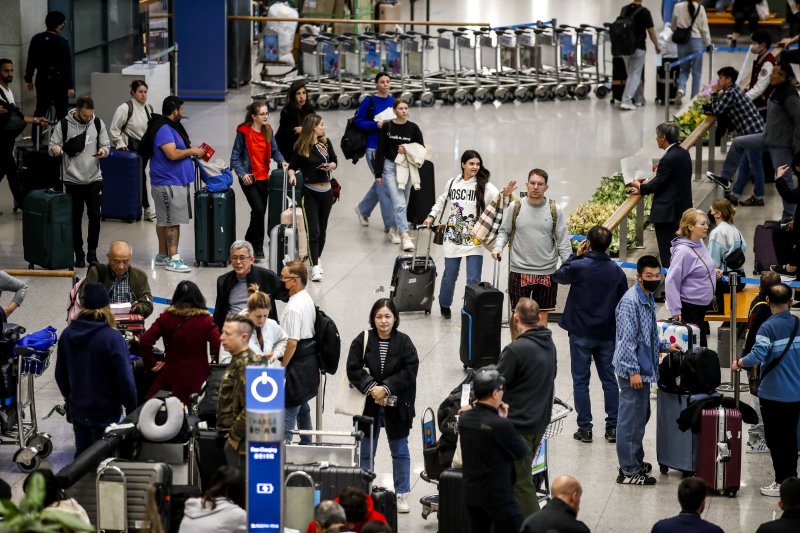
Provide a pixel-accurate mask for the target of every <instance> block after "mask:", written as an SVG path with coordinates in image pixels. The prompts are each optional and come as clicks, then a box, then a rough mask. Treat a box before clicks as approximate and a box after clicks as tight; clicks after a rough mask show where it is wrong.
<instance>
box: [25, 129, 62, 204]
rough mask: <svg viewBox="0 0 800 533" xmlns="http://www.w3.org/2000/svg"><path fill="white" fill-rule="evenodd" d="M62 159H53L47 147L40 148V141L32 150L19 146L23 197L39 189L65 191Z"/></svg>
mask: <svg viewBox="0 0 800 533" xmlns="http://www.w3.org/2000/svg"><path fill="white" fill-rule="evenodd" d="M34 137H35V138H36V137H38V136H34ZM61 159H62V158H61V157H52V156H51V155H50V153H49V152H48V148H47V146H44V147H40V146H39V143H38V139H37V142H36V144H35V145H34V146H33V147H32V148H31V147H22V146H18V147H17V167H18V171H19V177H20V179H21V180H22V194H23V196H24V195H27V194H28V193H29V192H31V191H35V190H37V189H53V190H56V191H63V190H64V189H63V186H62V184H61Z"/></svg>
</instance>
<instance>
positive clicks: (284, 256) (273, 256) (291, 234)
mask: <svg viewBox="0 0 800 533" xmlns="http://www.w3.org/2000/svg"><path fill="white" fill-rule="evenodd" d="M287 185H288V176H287V174H286V172H284V173H283V195H282V196H283V202H282V208H281V213H283V212H284V211H286V209H287V208H288V206H287V200H286V187H287ZM292 207H297V202H296V200H295V187H292ZM292 215H293V217H292V222H291V224H278V225H277V226H275V227H274V228H272V231H270V232H269V269H270V270H272V271H273V272H275V273H276V274H280V272H281V270H283V265H285V264H286V263H288V262H290V261H294V260H295V259H297V258H298V257H299V256H300V247H299V243H298V242H297V230H296V228H297V212H296V209H292Z"/></svg>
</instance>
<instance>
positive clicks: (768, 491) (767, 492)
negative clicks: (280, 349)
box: [397, 481, 781, 509]
mask: <svg viewBox="0 0 800 533" xmlns="http://www.w3.org/2000/svg"><path fill="white" fill-rule="evenodd" d="M761 494H763V495H764V496H772V497H773V498H777V497H779V496H780V495H781V486H780V484H779V483H775V482H774V481H773V482H772V483H770V484H769V485H767V486H766V487H761ZM397 501H398V502H399V501H400V498H399V497H398V498H397ZM397 507H398V509H399V507H400V506H399V505H398V506H397Z"/></svg>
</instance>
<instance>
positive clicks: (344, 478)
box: [284, 464, 375, 500]
mask: <svg viewBox="0 0 800 533" xmlns="http://www.w3.org/2000/svg"><path fill="white" fill-rule="evenodd" d="M292 472H305V473H306V474H308V475H309V476H311V478H312V479H313V480H314V483H316V484H317V485H319V489H320V499H321V500H333V499H334V498H336V497H337V496H339V493H340V492H342V490H344V489H345V488H347V487H357V488H360V489H362V490H363V491H364V492H366V493H367V494H369V492H370V490H369V488H370V484H371V483H372V480H373V479H375V474H373V473H372V472H370V471H368V470H364V469H363V468H360V467H357V466H319V465H297V464H286V465H285V469H284V474H285V475H287V476H288V475H289V474H291V473H292Z"/></svg>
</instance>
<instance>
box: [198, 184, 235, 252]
mask: <svg viewBox="0 0 800 533" xmlns="http://www.w3.org/2000/svg"><path fill="white" fill-rule="evenodd" d="M235 240H236V195H235V194H234V193H233V189H232V188H229V189H228V190H227V191H224V192H209V190H208V189H207V188H205V187H203V188H202V189H200V190H198V191H196V192H195V193H194V266H200V265H201V264H205V265H206V266H207V265H209V264H211V263H219V264H220V265H221V266H223V267H224V266H226V265H227V264H228V257H229V256H230V253H231V244H233V241H235Z"/></svg>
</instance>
